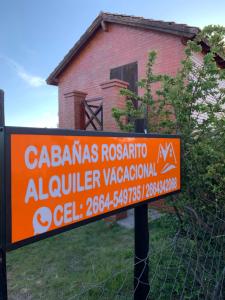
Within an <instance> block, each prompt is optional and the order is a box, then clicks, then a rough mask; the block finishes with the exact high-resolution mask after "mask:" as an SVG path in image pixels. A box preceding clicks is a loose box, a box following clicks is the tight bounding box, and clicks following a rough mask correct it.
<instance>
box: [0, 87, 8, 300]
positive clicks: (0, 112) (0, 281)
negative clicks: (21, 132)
mask: <svg viewBox="0 0 225 300" xmlns="http://www.w3.org/2000/svg"><path fill="white" fill-rule="evenodd" d="M3 126H5V113H4V92H3V90H0V127H3ZM0 172H1V175H0V226H1V227H0V229H1V230H0V300H7V299H8V297H7V274H6V251H5V245H4V242H3V239H5V233H4V228H5V224H4V222H5V216H4V211H3V199H4V181H5V178H4V135H3V130H2V131H1V132H0Z"/></svg>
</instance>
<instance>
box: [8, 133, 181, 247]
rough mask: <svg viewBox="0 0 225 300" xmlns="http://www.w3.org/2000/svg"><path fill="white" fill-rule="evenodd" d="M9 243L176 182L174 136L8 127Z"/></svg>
mask: <svg viewBox="0 0 225 300" xmlns="http://www.w3.org/2000/svg"><path fill="white" fill-rule="evenodd" d="M10 142H11V243H16V242H19V241H23V240H26V239H28V238H32V237H36V236H39V235H40V234H44V233H48V232H51V231H52V230H55V229H59V228H64V227H66V226H68V225H71V224H76V223H78V222H81V221H84V220H90V219H93V218H94V217H97V216H100V215H102V216H104V215H107V213H110V212H115V211H117V210H118V209H121V208H124V207H129V206H130V207H131V206H134V205H137V204H138V203H140V202H143V201H145V200H148V199H153V198H157V197H159V196H162V195H166V194H170V193H172V192H175V191H179V190H180V139H179V138H178V137H172V138H169V137H168V138H167V137H166V138H165V137H163V138H161V137H154V136H153V137H152V136H149V135H146V136H144V135H143V136H141V137H140V136H132V135H131V136H129V135H128V136H127V137H123V136H117V137H112V136H111V137H110V136H107V135H106V136H90V135H89V136H80V135H78V136H62V135H41V134H15V133H13V134H11V135H10Z"/></svg>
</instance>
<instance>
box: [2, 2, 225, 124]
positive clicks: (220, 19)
mask: <svg viewBox="0 0 225 300" xmlns="http://www.w3.org/2000/svg"><path fill="white" fill-rule="evenodd" d="M0 3H1V5H0V89H3V90H4V92H5V119H6V125H8V126H26V127H57V123H58V90H57V87H54V86H49V85H47V84H46V83H45V80H46V78H47V77H48V75H49V74H50V73H51V72H52V71H53V69H54V68H55V67H56V66H57V65H58V63H59V62H60V61H61V60H62V58H63V57H64V56H65V55H66V53H67V52H68V51H69V49H70V48H71V47H72V46H73V45H74V43H75V42H76V41H77V40H78V39H79V38H80V36H81V35H82V34H83V33H84V31H85V30H86V29H87V27H88V26H89V25H90V24H91V22H92V21H93V20H94V19H95V18H96V16H97V15H98V14H99V13H100V11H106V12H113V13H123V14H128V15H135V16H143V17H145V18H150V19H156V20H164V21H174V22H177V23H186V24H188V25H193V26H198V27H200V28H202V27H204V26H205V25H209V24H219V25H224V26H225V0H214V1H211V0H188V1H187V0H154V1H152V0H82V1H80V0H63V1H62V0H1V1H0Z"/></svg>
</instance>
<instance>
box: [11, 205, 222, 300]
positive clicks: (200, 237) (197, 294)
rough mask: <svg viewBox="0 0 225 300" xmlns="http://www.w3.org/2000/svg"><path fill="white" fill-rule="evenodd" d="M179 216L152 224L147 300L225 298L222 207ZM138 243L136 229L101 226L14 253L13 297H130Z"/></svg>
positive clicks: (190, 210) (162, 217) (186, 210)
mask: <svg viewBox="0 0 225 300" xmlns="http://www.w3.org/2000/svg"><path fill="white" fill-rule="evenodd" d="M150 209H151V207H150ZM181 214H182V222H180V220H179V219H178V218H177V216H176V214H175V213H171V212H169V213H168V212H164V213H161V214H160V217H159V218H157V219H155V220H152V219H151V218H150V219H149V232H150V242H149V253H148V257H146V258H145V261H146V262H147V259H148V260H149V283H150V290H149V295H148V297H147V299H154V300H156V299H160V300H163V299H171V300H174V299H180V300H181V299H204V300H207V299H210V300H211V299H213V300H223V299H225V250H224V249H225V212H224V209H222V208H221V207H216V209H215V211H211V210H206V209H202V210H197V208H194V207H190V206H186V207H185V208H184V210H183V211H182V212H181ZM133 245H134V235H133V230H132V229H126V228H122V227H120V226H119V225H118V224H117V223H115V224H107V222H105V221H99V222H95V223H93V224H89V225H87V226H84V227H81V228H78V229H76V230H72V231H70V232H67V233H64V234H62V235H59V236H56V237H53V238H50V239H48V240H46V241H41V242H39V243H36V244H33V245H30V246H27V247H24V248H22V249H19V250H16V251H15V252H12V253H10V254H9V258H8V269H9V275H8V283H9V286H8V288H9V299H11V300H20V299H23V300H28V299H29V300H31V299H35V300H36V299H46V300H52V299H54V300H57V299H61V300H72V299H85V300H86V299H117V300H120V299H121V300H122V299H124V300H125V299H132V298H133V295H134V288H133V269H134V265H133V262H134V256H133V255H134V252H133Z"/></svg>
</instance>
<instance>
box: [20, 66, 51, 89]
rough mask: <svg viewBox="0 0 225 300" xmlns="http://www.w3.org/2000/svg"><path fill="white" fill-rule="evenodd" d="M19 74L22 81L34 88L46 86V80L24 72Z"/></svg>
mask: <svg viewBox="0 0 225 300" xmlns="http://www.w3.org/2000/svg"><path fill="white" fill-rule="evenodd" d="M17 74H18V76H19V77H20V78H21V79H23V80H24V81H25V82H26V83H28V84H29V85H30V86H32V87H40V86H44V85H45V84H46V83H45V80H44V78H42V77H39V76H34V75H31V74H29V73H27V72H26V71H24V70H23V71H18V73H17Z"/></svg>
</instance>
